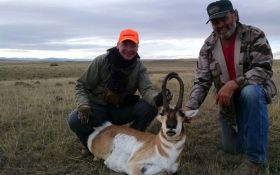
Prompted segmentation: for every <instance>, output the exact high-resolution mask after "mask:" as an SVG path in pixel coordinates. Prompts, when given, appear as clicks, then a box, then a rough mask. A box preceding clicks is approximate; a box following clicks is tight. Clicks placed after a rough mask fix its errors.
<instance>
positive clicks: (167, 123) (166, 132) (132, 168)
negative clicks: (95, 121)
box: [88, 73, 186, 175]
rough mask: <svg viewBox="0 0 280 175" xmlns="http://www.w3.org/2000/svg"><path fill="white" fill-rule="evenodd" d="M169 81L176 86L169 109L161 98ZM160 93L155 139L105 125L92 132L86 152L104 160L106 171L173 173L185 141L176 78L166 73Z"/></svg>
mask: <svg viewBox="0 0 280 175" xmlns="http://www.w3.org/2000/svg"><path fill="white" fill-rule="evenodd" d="M172 78H175V79H177V80H178V81H179V84H180V94H179V97H178V102H177V104H176V106H175V108H171V107H170V105H169V101H167V99H166V96H165V94H166V84H167V81H168V80H170V79H172ZM162 92H163V94H164V95H163V111H162V112H161V113H160V114H159V115H158V116H157V118H158V119H159V120H160V121H161V124H162V126H161V130H160V131H159V133H158V134H157V135H155V134H152V133H147V132H141V131H138V130H135V129H132V128H129V127H128V126H117V125H112V124H111V123H109V122H107V123H105V124H104V125H103V126H101V127H98V128H95V131H94V132H93V133H92V134H91V135H90V136H89V138H88V148H89V150H90V152H91V153H92V154H93V155H94V156H95V158H97V159H103V160H105V161H104V163H105V165H106V166H107V167H109V168H110V169H112V170H114V171H117V172H124V173H126V174H129V175H153V174H169V173H174V172H176V171H177V169H178V166H179V156H180V153H181V152H182V150H183V148H184V145H185V141H186V133H185V130H184V127H183V121H184V114H183V113H182V111H181V107H182V101H183V94H184V85H183V81H182V80H181V78H180V77H179V76H178V74H176V73H169V74H168V75H167V76H166V77H165V79H164V81H163V85H162Z"/></svg>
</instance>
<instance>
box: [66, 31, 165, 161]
mask: <svg viewBox="0 0 280 175" xmlns="http://www.w3.org/2000/svg"><path fill="white" fill-rule="evenodd" d="M138 45H139V35H138V33H137V32H136V31H135V30H133V29H125V30H122V31H121V33H120V35H119V40H118V43H117V46H116V47H113V48H111V49H109V50H107V53H105V54H103V55H100V56H98V57H96V58H95V59H94V60H93V61H92V63H91V64H90V66H89V67H88V69H87V71H86V72H84V73H83V75H82V76H81V77H80V78H79V79H78V80H77V82H76V93H75V96H76V103H77V108H76V109H75V110H74V111H73V112H71V113H70V115H69V118H68V123H69V126H70V128H71V130H72V131H73V132H74V133H75V134H76V135H77V136H78V138H79V139H80V141H81V142H82V144H83V145H84V149H83V150H82V153H83V155H87V154H88V153H89V152H88V150H87V139H88V136H89V134H91V133H92V132H93V127H97V126H100V125H102V124H103V123H104V122H105V121H110V122H111V123H113V124H116V125H123V124H127V123H130V126H131V127H132V128H135V129H138V130H141V131H143V130H145V129H146V127H147V126H148V125H149V123H150V122H151V121H152V120H153V119H154V118H155V116H156V115H157V106H161V105H162V103H163V102H162V94H161V93H158V92H157V91H156V90H155V89H154V88H153V86H152V82H151V80H150V78H149V76H148V73H147V69H146V68H145V66H144V65H143V64H142V62H141V61H140V57H139V55H138V53H137V51H138ZM137 90H138V91H139V93H140V94H141V96H142V99H140V98H139V96H138V95H135V92H136V91H137Z"/></svg>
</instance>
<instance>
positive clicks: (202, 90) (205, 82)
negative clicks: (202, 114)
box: [186, 44, 213, 109]
mask: <svg viewBox="0 0 280 175" xmlns="http://www.w3.org/2000/svg"><path fill="white" fill-rule="evenodd" d="M209 49H210V48H209V46H208V45H207V44H204V45H203V46H202V48H201V50H200V53H199V58H198V62H197V75H196V79H195V82H194V85H193V87H192V89H191V92H190V95H189V97H188V99H187V103H186V106H187V107H189V108H191V109H198V108H199V107H200V105H201V104H202V103H203V101H204V100H205V97H206V96H207V94H208V91H209V89H210V88H211V85H212V81H213V80H212V77H211V72H210V68H209V60H210V59H209V58H208V57H209V54H208V51H209Z"/></svg>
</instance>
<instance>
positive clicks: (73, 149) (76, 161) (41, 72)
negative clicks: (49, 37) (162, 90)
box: [0, 60, 280, 175]
mask: <svg viewBox="0 0 280 175" xmlns="http://www.w3.org/2000/svg"><path fill="white" fill-rule="evenodd" d="M88 64H89V63H85V62H84V63H59V65H58V66H50V63H1V64H0V77H1V78H0V79H1V81H0V104H1V105H0V111H1V113H0V174H1V175H2V174H3V175H12V174H15V175H21V174H41V175H42V174H50V175H61V174H68V175H74V174H83V175H87V174H88V175H89V174H91V175H92V174H94V175H98V174H100V175H107V174H112V175H116V174H118V173H114V172H112V171H110V170H108V169H107V168H106V167H105V166H104V165H103V163H102V162H94V161H93V160H92V158H80V157H79V156H80V148H81V147H80V144H79V142H78V140H77V139H76V137H75V136H74V135H73V133H72V132H71V131H70V130H69V128H68V125H67V114H68V113H69V112H70V111H71V110H73V108H74V107H75V103H74V95H73V94H74V86H75V84H74V83H73V82H75V80H76V78H77V77H78V76H79V75H80V74H81V73H82V72H83V71H84V70H85V68H86V67H87V65H88ZM145 64H146V66H147V67H148V69H149V72H150V74H151V77H152V80H153V82H154V83H155V85H156V86H157V87H160V83H161V82H160V80H161V79H162V77H163V76H164V75H165V74H166V73H167V72H170V71H176V72H178V73H179V74H180V75H181V76H182V78H183V79H184V82H185V94H188V92H189V90H190V87H191V84H192V81H193V76H194V73H195V67H196V66H195V63H194V62H187V61H186V60H176V61H158V62H155V61H150V62H145ZM279 69H280V65H279V62H276V63H275V67H274V70H275V75H274V78H275V80H276V83H277V85H279V84H280V79H279V78H278V77H279V74H280V71H279ZM171 84H173V83H171ZM170 88H171V89H173V87H172V86H170ZM173 90H177V89H176V88H174V89H173ZM213 98H214V96H213V94H212V93H211V92H210V93H209V95H208V97H207V99H206V101H205V103H204V104H203V105H202V107H201V110H200V114H199V116H198V117H196V118H195V119H194V120H193V121H192V123H191V124H189V125H187V126H186V127H187V136H188V137H187V143H186V147H185V151H184V152H183V156H182V162H181V167H180V169H179V172H178V173H177V174H179V175H188V174H191V175H201V174H215V175H216V174H221V175H222V174H229V172H231V171H232V170H233V169H234V168H235V167H236V165H238V163H239V162H240V160H242V156H239V155H229V154H225V153H224V152H222V151H221V150H220V148H219V146H218V145H219V126H218V122H217V111H218V110H217V107H216V106H215V105H214V102H213ZM279 105H280V104H279V99H278V98H277V99H276V100H275V102H274V103H273V104H272V105H270V106H269V108H270V121H271V127H270V140H269V164H268V167H269V168H268V174H280V161H279V159H278V157H279V155H280V117H279V112H280V111H279V110H280V106H279Z"/></svg>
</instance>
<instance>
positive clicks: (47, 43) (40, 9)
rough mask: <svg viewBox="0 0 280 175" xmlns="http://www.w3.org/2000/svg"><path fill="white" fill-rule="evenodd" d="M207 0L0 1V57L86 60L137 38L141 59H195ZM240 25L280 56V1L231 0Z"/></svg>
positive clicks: (207, 29) (205, 32)
mask: <svg viewBox="0 0 280 175" xmlns="http://www.w3.org/2000/svg"><path fill="white" fill-rule="evenodd" d="M210 2H212V1H209V0H192V1H189V0H170V1H169V0H0V16H1V20H0V57H38V58H47V57H63V58H89V59H92V58H94V57H95V56H97V55H99V54H102V53H105V51H106V49H108V48H110V47H113V46H115V45H116V43H117V39H118V35H119V32H120V31H121V30H122V29H124V28H133V29H135V30H137V31H138V32H139V34H140V47H139V54H140V56H141V58H143V59H145V58H159V59H164V58H197V56H198V53H199V49H200V47H201V46H202V44H203V41H204V40H205V38H206V37H207V36H208V35H209V34H210V32H211V31H212V28H211V25H210V24H205V22H206V21H207V18H208V16H207V12H206V7H207V5H208V4H209V3H210ZM232 3H233V6H234V8H236V9H237V10H238V11H239V15H240V21H241V22H242V23H245V24H250V25H254V26H256V27H259V28H261V29H262V30H263V31H264V32H265V33H266V35H267V38H268V39H269V42H270V44H271V47H272V51H273V53H274V56H275V57H278V58H280V57H279V55H280V22H279V21H280V12H279V8H280V1H279V0H265V1H263V0H243V1H241V0H232Z"/></svg>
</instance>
